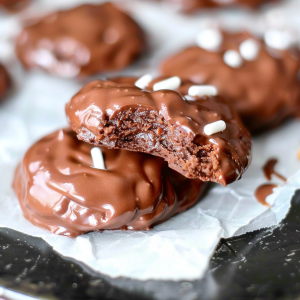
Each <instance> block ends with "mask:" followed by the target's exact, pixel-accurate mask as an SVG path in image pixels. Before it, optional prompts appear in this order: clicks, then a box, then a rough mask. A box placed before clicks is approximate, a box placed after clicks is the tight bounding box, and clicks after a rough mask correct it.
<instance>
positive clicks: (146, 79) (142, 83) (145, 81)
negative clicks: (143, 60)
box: [134, 74, 153, 89]
mask: <svg viewBox="0 0 300 300" xmlns="http://www.w3.org/2000/svg"><path fill="white" fill-rule="evenodd" d="M152 79H153V78H152V76H151V75H150V74H145V75H144V76H142V77H141V78H139V79H138V80H137V81H136V82H135V83H134V85H135V86H137V87H138V88H140V89H144V88H146V87H147V86H148V85H149V83H150V82H151V81H152Z"/></svg>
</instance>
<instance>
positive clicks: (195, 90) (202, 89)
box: [188, 85, 218, 97]
mask: <svg viewBox="0 0 300 300" xmlns="http://www.w3.org/2000/svg"><path fill="white" fill-rule="evenodd" d="M188 94H189V95H190V96H197V97H203V96H216V95H218V90H217V88H216V87H215V86H213V85H192V86H191V87H190V88H189V91H188Z"/></svg>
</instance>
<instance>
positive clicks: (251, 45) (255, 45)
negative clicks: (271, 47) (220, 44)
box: [240, 38, 260, 60]
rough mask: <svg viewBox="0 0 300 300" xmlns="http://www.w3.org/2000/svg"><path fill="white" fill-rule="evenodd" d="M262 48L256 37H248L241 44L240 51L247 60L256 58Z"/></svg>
mask: <svg viewBox="0 0 300 300" xmlns="http://www.w3.org/2000/svg"><path fill="white" fill-rule="evenodd" d="M259 50H260V44H259V42H258V41H256V40H255V39H251V38H250V39H247V40H245V41H243V42H242V43H241V44H240V53H241V56H242V57H243V58H244V59H245V60H254V59H256V57H257V55H258V53H259Z"/></svg>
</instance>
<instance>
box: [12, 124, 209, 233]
mask: <svg viewBox="0 0 300 300" xmlns="http://www.w3.org/2000/svg"><path fill="white" fill-rule="evenodd" d="M92 147H93V146H92V145H89V144H87V143H84V142H81V141H79V140H78V139H77V138H76V136H75V133H73V132H72V131H71V130H70V129H64V130H59V131H57V132H55V133H53V134H50V135H48V136H46V137H44V138H43V139H41V140H40V141H38V142H37V143H36V144H34V145H33V146H32V147H31V148H30V149H29V150H28V152H27V153H26V154H25V156H24V159H23V161H22V163H21V164H20V165H19V166H18V168H17V170H16V173H15V178H14V182H13V187H14V190H15V191H16V194H17V196H18V199H19V202H20V205H21V208H22V210H23V213H24V216H25V217H26V218H27V219H28V220H29V221H30V222H32V223H33V224H35V225H37V226H39V227H43V228H45V229H48V230H50V231H52V232H53V233H56V234H60V235H66V236H72V237H74V236H77V235H79V234H82V233H85V232H89V231H92V230H102V229H118V228H120V229H129V230H146V229H149V228H150V227H151V226H153V225H155V224H157V223H160V222H162V221H164V220H166V219H168V218H170V217H171V216H173V215H174V214H176V213H178V212H181V211H184V210H186V209H187V208H189V207H191V206H192V205H194V204H195V203H196V201H197V200H198V199H199V196H200V194H201V192H202V191H203V189H204V185H205V184H204V183H203V182H201V181H199V180H189V179H186V178H185V177H183V176H181V175H180V174H178V173H177V172H175V171H173V170H171V169H169V168H168V167H167V164H166V163H165V162H164V161H163V159H161V158H158V157H155V156H152V155H148V154H143V153H136V152H129V151H124V150H108V149H105V148H102V152H103V155H104V160H105V165H106V170H99V169H95V168H93V167H92V159H91V156H90V150H91V149H92Z"/></svg>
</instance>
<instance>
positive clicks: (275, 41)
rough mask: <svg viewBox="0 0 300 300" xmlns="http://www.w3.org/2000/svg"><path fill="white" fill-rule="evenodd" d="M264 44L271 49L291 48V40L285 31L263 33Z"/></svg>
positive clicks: (273, 30)
mask: <svg viewBox="0 0 300 300" xmlns="http://www.w3.org/2000/svg"><path fill="white" fill-rule="evenodd" d="M265 43H266V44H267V45H268V46H269V47H271V48H274V49H278V50H285V49H288V48H289V47H290V46H291V44H292V39H291V36H290V34H289V33H288V32H287V31H282V30H275V29H272V30H268V31H267V32H266V33H265Z"/></svg>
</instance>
